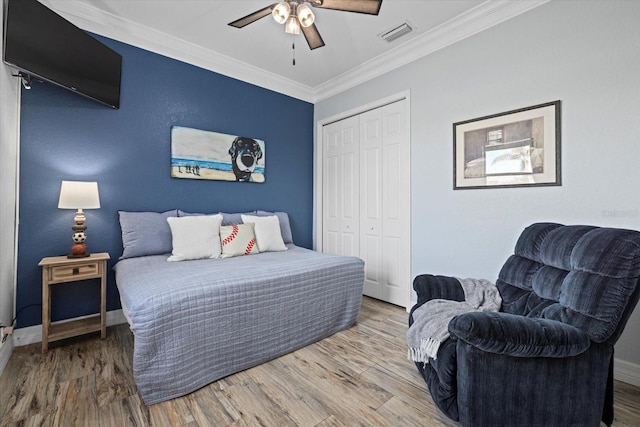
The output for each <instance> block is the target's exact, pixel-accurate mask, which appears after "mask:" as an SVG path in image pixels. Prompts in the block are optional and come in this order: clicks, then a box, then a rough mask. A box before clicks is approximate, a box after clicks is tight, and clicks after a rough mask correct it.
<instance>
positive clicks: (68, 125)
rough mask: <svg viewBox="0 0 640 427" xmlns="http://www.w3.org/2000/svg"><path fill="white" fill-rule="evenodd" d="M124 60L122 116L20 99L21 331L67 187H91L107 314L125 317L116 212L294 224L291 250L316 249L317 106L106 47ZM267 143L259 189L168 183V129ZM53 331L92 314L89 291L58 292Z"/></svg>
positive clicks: (57, 99)
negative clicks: (235, 215) (267, 217)
mask: <svg viewBox="0 0 640 427" xmlns="http://www.w3.org/2000/svg"><path fill="white" fill-rule="evenodd" d="M98 39H99V40H100V41H102V42H103V43H105V44H106V45H108V46H109V47H111V48H112V49H114V50H116V51H117V52H118V53H120V54H121V55H122V56H123V61H122V86H121V102H120V109H119V110H113V109H111V108H109V107H106V106H103V105H101V104H99V103H97V102H95V101H91V100H89V99H86V98H84V97H82V96H79V95H77V94H74V93H72V92H69V91H67V90H65V89H62V88H58V87H56V86H54V85H51V84H48V83H33V84H32V89H31V90H23V92H22V111H21V141H20V224H19V243H18V278H17V280H18V284H17V295H16V298H17V303H16V309H17V310H21V309H22V308H23V307H25V308H24V309H23V310H22V311H20V312H19V316H18V327H26V326H31V325H37V324H40V323H41V321H42V318H41V307H40V306H39V304H40V303H41V300H42V291H41V289H42V287H41V270H40V267H38V262H39V261H40V259H41V258H43V257H47V256H57V255H65V254H67V253H68V252H69V248H70V247H71V244H72V243H73V242H72V241H71V234H72V230H71V226H72V225H73V216H74V211H71V210H62V209H58V208H57V204H58V196H59V191H60V182H61V181H62V180H78V181H94V180H95V181H97V182H98V187H99V191H100V202H101V208H100V209H97V210H87V211H85V214H86V217H87V226H88V228H87V236H88V238H87V241H86V243H87V246H88V248H89V251H90V252H108V253H109V254H110V255H111V261H110V262H109V269H108V277H109V279H108V290H107V310H115V309H118V308H120V301H119V296H118V291H117V288H116V286H115V282H114V276H113V272H112V271H111V267H112V266H113V264H115V262H116V261H117V259H118V257H119V256H120V255H121V254H122V239H121V236H120V226H119V222H118V213H117V212H118V210H127V211H164V210H168V209H182V210H185V211H190V212H218V211H226V212H244V211H248V210H255V209H262V210H271V211H273V210H278V211H285V212H288V213H289V217H290V221H291V228H292V232H293V238H294V242H295V243H296V244H298V245H299V246H303V247H307V248H310V247H311V245H312V216H313V212H312V209H313V208H312V205H313V105H312V104H310V103H308V102H304V101H300V100H297V99H295V98H292V97H289V96H285V95H282V94H279V93H276V92H273V91H270V90H267V89H263V88H260V87H257V86H254V85H251V84H247V83H244V82H241V81H238V80H235V79H232V78H229V77H225V76H222V75H219V74H216V73H213V72H211V71H207V70H204V69H201V68H198V67H195V66H192V65H189V64H185V63H183V62H180V61H176V60H173V59H170V58H167V57H164V56H161V55H158V54H154V53H151V52H148V51H145V50H142V49H138V48H135V47H132V46H129V45H126V44H123V43H119V42H116V41H113V40H110V39H106V38H102V37H98ZM173 125H179V126H185V127H192V128H196V129H203V130H210V131H215V132H221V133H226V134H232V135H243V136H249V137H254V138H258V139H262V140H263V141H265V148H266V156H265V159H266V173H265V176H266V182H265V183H263V184H257V183H236V182H223V181H206V180H191V179H177V178H171V176H170V161H171V159H170V157H171V126H173ZM53 292H54V294H53V312H52V317H53V320H54V321H55V320H60V319H66V318H72V317H76V316H81V315H85V314H90V313H94V312H96V311H97V308H98V301H99V299H98V296H97V292H98V284H97V283H96V281H88V282H79V283H76V284H65V285H55V287H54V291H53Z"/></svg>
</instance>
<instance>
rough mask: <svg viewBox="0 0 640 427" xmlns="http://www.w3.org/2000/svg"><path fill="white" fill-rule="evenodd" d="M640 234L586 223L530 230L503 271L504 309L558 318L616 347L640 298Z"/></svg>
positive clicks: (500, 285)
mask: <svg viewBox="0 0 640 427" xmlns="http://www.w3.org/2000/svg"><path fill="white" fill-rule="evenodd" d="M639 278H640V232H638V231H633V230H623V229H616V228H600V227H593V226H585V225H574V226H565V225H561V224H555V223H536V224H532V225H531V226H529V227H527V228H526V229H525V230H524V231H523V232H522V234H521V235H520V238H519V239H518V242H517V243H516V248H515V251H514V254H513V255H512V256H510V257H509V259H508V260H507V262H506V263H505V264H504V266H503V267H502V269H501V271H500V274H499V278H498V280H497V283H496V284H497V286H498V288H499V289H500V293H501V295H502V298H503V304H502V311H504V312H508V313H512V314H519V315H523V316H529V317H540V318H545V319H553V320H558V321H561V322H564V323H567V324H570V325H573V326H575V327H577V328H580V329H582V330H584V331H585V332H587V333H588V334H589V336H590V337H591V339H592V340H593V341H595V342H605V341H606V342H609V343H611V344H613V343H615V341H617V339H618V338H619V336H620V333H621V332H622V330H623V328H624V325H625V324H626V322H627V320H628V318H629V316H630V315H631V312H632V311H633V308H634V307H635V305H636V303H637V301H638V297H639V296H640V286H638V281H639Z"/></svg>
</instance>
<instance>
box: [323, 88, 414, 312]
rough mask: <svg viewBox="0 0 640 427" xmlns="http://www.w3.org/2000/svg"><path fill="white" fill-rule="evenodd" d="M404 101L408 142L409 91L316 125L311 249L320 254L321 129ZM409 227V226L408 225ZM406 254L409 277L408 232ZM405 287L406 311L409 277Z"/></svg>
mask: <svg viewBox="0 0 640 427" xmlns="http://www.w3.org/2000/svg"><path fill="white" fill-rule="evenodd" d="M402 100H405V106H406V108H405V112H406V115H407V117H406V123H407V138H409V140H411V98H410V91H409V90H406V91H402V92H399V93H396V94H394V95H391V96H388V97H385V98H381V99H378V100H376V101H373V102H371V103H368V104H365V105H362V106H359V107H356V108H353V109H350V110H347V111H344V112H342V113H338V114H335V115H333V116H331V117H327V118H325V119H322V120H319V121H318V122H317V123H316V134H315V138H314V154H313V155H314V181H313V203H314V208H313V248H314V249H315V250H316V251H319V252H322V249H323V236H322V235H323V188H322V183H323V170H324V169H323V168H324V164H323V152H324V151H323V148H324V147H323V144H324V141H323V127H324V126H326V125H328V124H331V123H334V122H337V121H340V120H343V119H346V118H349V117H352V116H356V115H360V114H362V113H365V112H367V111H370V110H374V109H376V108H380V107H384V106H385V105H389V104H392V103H394V102H398V101H402ZM410 146H411V144H409V147H410ZM407 155H408V156H410V153H407ZM408 164H409V165H410V162H408ZM409 186H410V184H409ZM410 198H411V188H409V205H410V204H411V201H410ZM407 220H408V221H409V222H410V221H411V209H409V215H408V218H407ZM409 227H410V225H409ZM406 244H407V246H408V248H407V252H408V254H407V255H408V258H409V259H408V261H407V262H408V263H409V271H408V273H409V276H410V275H411V271H412V268H411V233H410V232H409V239H408V241H407V243H406ZM407 287H408V288H409V290H408V292H407V295H408V298H407V301H406V304H405V308H407V310H408V309H409V307H410V305H411V301H410V296H411V283H410V277H409V280H408V283H407Z"/></svg>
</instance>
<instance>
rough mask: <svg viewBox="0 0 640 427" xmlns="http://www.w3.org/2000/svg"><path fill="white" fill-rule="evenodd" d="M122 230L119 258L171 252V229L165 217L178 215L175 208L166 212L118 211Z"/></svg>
mask: <svg viewBox="0 0 640 427" xmlns="http://www.w3.org/2000/svg"><path fill="white" fill-rule="evenodd" d="M118 215H119V217H120V230H121V231H122V247H123V251H122V256H121V257H120V259H125V258H133V257H138V256H146V255H161V254H168V253H171V247H172V246H171V229H170V228H169V223H167V218H170V217H176V216H178V211H177V210H176V209H173V210H170V211H166V212H126V211H118Z"/></svg>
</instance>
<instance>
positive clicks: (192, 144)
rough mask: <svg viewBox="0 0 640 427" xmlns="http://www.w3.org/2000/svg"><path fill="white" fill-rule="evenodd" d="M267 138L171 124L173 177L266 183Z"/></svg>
mask: <svg viewBox="0 0 640 427" xmlns="http://www.w3.org/2000/svg"><path fill="white" fill-rule="evenodd" d="M265 157H266V152H265V145H264V141H262V140H260V139H256V138H249V137H246V136H238V135H228V134H224V133H218V132H210V131H206V130H199V129H191V128H186V127H181V126H172V127H171V176H172V177H174V178H188V179H212V180H219V181H238V182H259V183H262V182H264V176H265Z"/></svg>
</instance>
